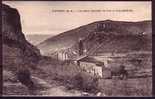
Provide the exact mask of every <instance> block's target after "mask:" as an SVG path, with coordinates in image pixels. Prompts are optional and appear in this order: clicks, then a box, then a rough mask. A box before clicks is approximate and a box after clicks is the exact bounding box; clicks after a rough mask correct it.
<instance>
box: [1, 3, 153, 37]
mask: <svg viewBox="0 0 155 99" xmlns="http://www.w3.org/2000/svg"><path fill="white" fill-rule="evenodd" d="M3 3H5V4H7V5H10V6H11V7H13V8H16V9H17V10H18V11H19V13H20V16H21V23H22V31H23V32H24V34H50V35H57V34H59V33H62V32H65V31H68V30H71V29H74V28H77V27H79V26H82V25H86V24H89V23H92V22H95V21H103V20H107V19H110V20H115V21H143V20H152V18H151V16H152V15H151V12H152V11H151V1H141V2H140V1H139V2H136V1H133V2H131V1H130V2H129V1H128V2H127V1H125V2H121V1H119V2H118V1H117V2H114V1H98V2H97V1H83V2H80V1H3ZM67 10H69V11H71V10H72V12H67Z"/></svg>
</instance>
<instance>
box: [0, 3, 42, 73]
mask: <svg viewBox="0 0 155 99" xmlns="http://www.w3.org/2000/svg"><path fill="white" fill-rule="evenodd" d="M2 39H3V43H2V47H3V50H2V51H3V54H2V55H3V68H4V69H9V70H15V71H16V70H17V69H18V68H20V67H21V68H25V67H24V66H25V65H26V66H27V67H26V68H28V67H29V66H30V67H31V66H34V65H36V64H37V62H38V60H39V59H40V51H39V50H38V49H37V48H36V47H34V46H33V45H31V44H30V43H29V42H27V40H26V39H25V36H24V34H23V32H22V27H21V21H20V15H19V13H18V11H17V10H16V9H14V8H11V7H9V6H8V5H5V4H2Z"/></svg>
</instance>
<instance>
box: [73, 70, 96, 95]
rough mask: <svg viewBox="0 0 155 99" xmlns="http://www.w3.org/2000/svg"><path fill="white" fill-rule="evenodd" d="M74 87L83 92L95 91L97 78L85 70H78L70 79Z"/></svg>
mask: <svg viewBox="0 0 155 99" xmlns="http://www.w3.org/2000/svg"><path fill="white" fill-rule="evenodd" d="M72 84H73V85H74V87H76V88H78V89H80V90H83V91H85V92H92V93H96V92H97V91H98V78H97V77H93V76H91V75H89V74H88V73H85V72H80V73H78V74H77V75H75V76H74V77H73V79H72Z"/></svg>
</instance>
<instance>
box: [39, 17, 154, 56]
mask: <svg viewBox="0 0 155 99" xmlns="http://www.w3.org/2000/svg"><path fill="white" fill-rule="evenodd" d="M151 24H152V22H151V21H141V22H124V21H112V20H105V21H98V22H93V23H90V24H88V25H84V26H81V27H79V28H76V29H73V30H70V31H66V32H64V33H61V34H59V35H57V36H54V37H51V38H49V39H47V40H45V41H43V42H41V43H40V44H38V45H37V47H38V48H39V49H40V51H41V53H43V54H47V53H52V52H55V51H56V50H60V49H67V48H70V47H72V46H75V45H76V44H77V41H78V40H79V38H82V39H83V41H84V44H85V47H86V49H87V50H89V49H90V48H95V47H96V45H98V44H101V43H102V45H103V46H102V47H101V50H103V49H104V50H106V51H109V52H111V50H109V49H111V48H113V49H116V50H117V51H121V50H122V49H126V51H133V50H151V45H150V44H151V43H150V42H151V41H152V40H151V35H152V31H151ZM137 44H138V45H140V46H137ZM146 45H147V47H146ZM113 46H115V47H113ZM118 47H119V48H118ZM104 50H103V51H104Z"/></svg>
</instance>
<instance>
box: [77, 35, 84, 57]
mask: <svg viewBox="0 0 155 99" xmlns="http://www.w3.org/2000/svg"><path fill="white" fill-rule="evenodd" d="M78 47H79V56H81V55H83V50H84V46H83V41H82V39H81V38H80V40H79V43H78Z"/></svg>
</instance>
